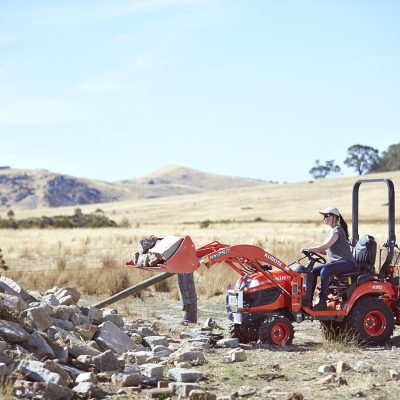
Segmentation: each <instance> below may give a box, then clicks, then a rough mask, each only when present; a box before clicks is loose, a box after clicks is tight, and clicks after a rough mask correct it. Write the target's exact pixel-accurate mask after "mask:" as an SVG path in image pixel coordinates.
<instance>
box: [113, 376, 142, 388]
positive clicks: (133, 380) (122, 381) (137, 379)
mask: <svg viewBox="0 0 400 400" xmlns="http://www.w3.org/2000/svg"><path fill="white" fill-rule="evenodd" d="M142 381H143V378H142V375H141V374H140V373H132V374H125V373H124V374H113V375H112V377H111V382H112V383H113V384H114V385H116V386H122V387H127V386H139V385H140V384H141V383H142Z"/></svg>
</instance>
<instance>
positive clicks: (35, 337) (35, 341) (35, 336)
mask: <svg viewBox="0 0 400 400" xmlns="http://www.w3.org/2000/svg"><path fill="white" fill-rule="evenodd" d="M27 347H28V349H29V351H31V352H33V353H35V354H36V355H37V356H38V357H39V358H43V357H47V358H56V355H55V354H54V351H53V349H52V348H51V347H50V346H49V345H48V343H47V342H46V340H45V339H44V338H43V336H42V335H41V334H40V333H39V332H33V333H32V335H31V336H30V337H29V339H28V343H27Z"/></svg>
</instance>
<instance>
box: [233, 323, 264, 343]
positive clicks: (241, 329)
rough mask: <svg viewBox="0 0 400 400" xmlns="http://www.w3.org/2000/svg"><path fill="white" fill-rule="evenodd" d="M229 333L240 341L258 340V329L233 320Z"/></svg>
mask: <svg viewBox="0 0 400 400" xmlns="http://www.w3.org/2000/svg"><path fill="white" fill-rule="evenodd" d="M229 335H230V337H231V338H236V339H238V340H239V342H240V343H244V344H245V343H250V342H257V340H258V331H257V329H255V328H247V327H245V326H243V325H241V324H234V323H233V322H231V323H230V325H229Z"/></svg>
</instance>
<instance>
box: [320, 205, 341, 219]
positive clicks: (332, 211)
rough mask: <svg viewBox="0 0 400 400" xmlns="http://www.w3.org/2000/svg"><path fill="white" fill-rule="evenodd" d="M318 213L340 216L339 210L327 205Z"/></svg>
mask: <svg viewBox="0 0 400 400" xmlns="http://www.w3.org/2000/svg"><path fill="white" fill-rule="evenodd" d="M318 212H319V213H320V214H335V215H336V216H338V217H340V212H339V210H338V209H337V208H336V207H327V208H325V210H320V211H318Z"/></svg>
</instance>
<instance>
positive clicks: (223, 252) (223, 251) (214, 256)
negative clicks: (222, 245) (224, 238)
mask: <svg viewBox="0 0 400 400" xmlns="http://www.w3.org/2000/svg"><path fill="white" fill-rule="evenodd" d="M229 251H230V250H229V249H223V250H220V251H218V252H217V253H215V254H213V255H212V256H210V257H209V259H210V261H212V260H215V259H216V258H218V257H222V256H224V255H225V254H228V253H229Z"/></svg>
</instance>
